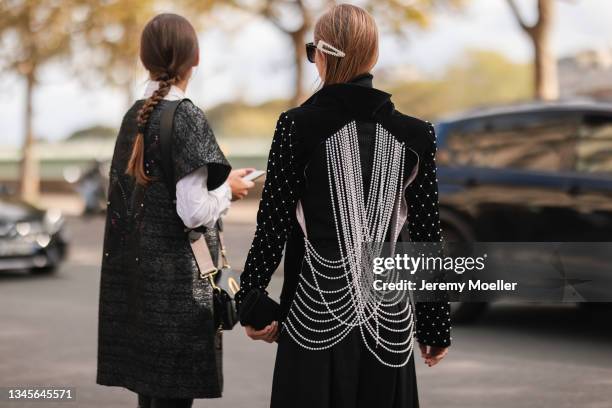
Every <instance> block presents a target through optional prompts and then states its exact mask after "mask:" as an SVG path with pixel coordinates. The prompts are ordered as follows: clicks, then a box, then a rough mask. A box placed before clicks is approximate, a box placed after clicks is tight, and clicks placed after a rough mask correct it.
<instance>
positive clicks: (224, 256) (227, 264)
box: [221, 247, 231, 269]
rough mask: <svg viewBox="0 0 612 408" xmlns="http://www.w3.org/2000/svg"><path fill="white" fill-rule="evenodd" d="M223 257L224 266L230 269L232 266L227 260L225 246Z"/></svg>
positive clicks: (222, 250) (222, 252) (222, 249)
mask: <svg viewBox="0 0 612 408" xmlns="http://www.w3.org/2000/svg"><path fill="white" fill-rule="evenodd" d="M221 259H222V260H223V268H227V269H230V268H231V266H230V264H229V261H228V260H227V254H226V252H225V247H223V248H221Z"/></svg>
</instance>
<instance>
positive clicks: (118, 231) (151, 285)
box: [97, 14, 253, 408]
mask: <svg viewBox="0 0 612 408" xmlns="http://www.w3.org/2000/svg"><path fill="white" fill-rule="evenodd" d="M140 59H141V61H142V63H143V65H144V67H145V68H146V69H147V70H148V71H149V76H150V79H151V81H150V82H149V84H148V86H147V89H146V91H145V95H144V97H143V98H142V99H141V100H138V101H136V102H135V103H134V105H133V106H132V107H131V108H130V109H129V110H128V112H127V113H126V114H125V117H124V118H123V122H122V124H121V129H120V131H119V135H118V137H117V141H116V145H115V151H114V154H113V160H112V166H111V172H110V187H109V202H108V213H107V219H106V229H105V236H104V253H103V259H102V276H101V285H100V310H99V334H98V335H99V339H98V376H97V382H98V384H102V385H109V386H121V387H125V388H127V389H129V390H132V391H134V392H136V393H138V405H139V407H151V408H160V407H190V406H191V405H192V403H193V399H194V398H216V397H220V396H221V391H222V387H223V381H222V370H221V350H222V346H221V332H220V331H218V330H217V328H216V327H215V324H214V319H213V305H212V301H213V296H212V287H211V285H210V283H209V281H208V280H207V279H201V278H200V277H199V271H198V267H197V263H196V261H195V259H194V256H193V253H192V251H191V248H190V245H189V242H188V238H187V235H186V234H185V227H187V228H189V229H195V228H198V230H199V231H202V233H203V234H204V236H205V238H206V242H207V244H208V247H209V249H210V252H211V255H212V258H213V261H214V262H216V261H217V259H216V258H217V254H218V253H219V230H218V225H219V223H218V220H219V219H220V217H221V216H222V215H223V214H224V213H225V212H226V211H227V209H228V207H229V205H230V201H231V200H232V199H234V200H236V199H240V198H243V197H244V196H246V194H247V192H248V189H249V188H251V187H252V185H253V183H252V182H245V181H243V180H242V176H244V175H246V174H247V173H248V172H249V170H248V169H240V170H235V171H231V167H230V165H229V163H228V162H227V160H226V158H225V156H224V155H223V153H222V152H221V149H220V148H219V146H218V144H217V142H216V140H215V136H214V134H213V132H212V130H211V128H210V126H209V125H208V122H207V120H206V118H205V116H204V113H203V112H202V111H201V110H200V109H199V108H197V107H196V106H195V105H194V104H193V103H192V102H191V101H189V100H188V99H184V98H185V90H186V88H187V84H188V81H189V79H190V77H191V74H192V70H193V67H194V66H196V65H198V62H199V48H198V39H197V35H196V32H195V30H194V28H193V27H192V25H191V24H190V23H189V22H188V21H187V20H186V19H185V18H183V17H181V16H178V15H176V14H160V15H158V16H156V17H155V18H153V19H152V20H151V21H150V22H149V23H148V24H147V25H146V27H145V28H144V31H143V32H142V37H141V44H140ZM172 101H180V102H178V106H176V111H175V113H174V121H173V128H172V140H171V144H170V146H171V149H166V150H164V153H167V152H168V151H170V152H171V153H170V156H171V157H170V160H166V159H165V158H167V157H168V155H167V154H166V155H163V154H162V148H161V142H160V133H161V132H160V130H161V118H162V112H163V111H164V109H166V108H167V107H168V106H170V105H174V104H175V102H172ZM169 162H170V164H169V165H166V166H165V164H167V163H169Z"/></svg>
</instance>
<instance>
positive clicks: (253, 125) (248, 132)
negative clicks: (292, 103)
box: [206, 100, 288, 137]
mask: <svg viewBox="0 0 612 408" xmlns="http://www.w3.org/2000/svg"><path fill="white" fill-rule="evenodd" d="M287 106H288V101H287V100H271V101H268V102H265V103H263V104H260V105H249V104H245V103H243V102H230V103H224V104H221V105H217V106H216V107H214V108H212V109H210V110H207V111H206V116H207V117H208V119H209V120H210V123H211V124H212V126H213V129H214V130H215V134H217V135H218V136H219V137H270V135H271V134H272V133H271V132H272V131H273V130H274V124H275V123H276V120H277V119H278V116H279V115H280V113H281V112H283V111H284V110H286V109H287Z"/></svg>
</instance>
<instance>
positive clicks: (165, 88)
mask: <svg viewBox="0 0 612 408" xmlns="http://www.w3.org/2000/svg"><path fill="white" fill-rule="evenodd" d="M155 80H157V81H159V88H157V89H156V90H155V92H153V95H151V96H150V97H149V98H148V99H147V100H146V101H145V102H144V103H143V104H142V107H141V108H140V109H139V110H138V114H137V117H136V123H137V125H138V133H137V134H136V138H135V139H134V146H133V147H132V154H131V156H130V160H129V162H128V165H127V169H126V171H125V172H126V174H129V175H130V176H132V177H134V178H135V179H136V182H137V183H138V184H141V185H147V184H148V183H149V182H150V181H151V180H152V178H151V177H149V176H148V175H147V174H146V173H145V169H144V150H145V149H144V132H145V130H146V127H147V122H148V121H149V117H150V116H151V113H152V112H153V110H154V109H155V107H156V106H157V105H158V104H159V101H161V100H162V99H164V97H165V96H166V95H168V92H170V88H171V87H172V85H174V84H175V83H177V82H178V81H179V78H178V76H176V77H173V78H170V77H169V76H168V74H162V75H160V76H158V77H157V78H155Z"/></svg>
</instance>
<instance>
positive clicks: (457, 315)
mask: <svg viewBox="0 0 612 408" xmlns="http://www.w3.org/2000/svg"><path fill="white" fill-rule="evenodd" d="M442 230H443V233H442V235H443V239H444V241H445V242H462V241H467V240H470V238H469V237H466V236H464V234H462V233H460V232H459V231H458V230H457V229H456V228H453V227H452V226H450V225H443V226H442ZM488 307H489V304H488V303H486V302H451V321H452V322H453V323H455V324H467V323H474V322H475V321H477V320H478V319H479V318H480V317H481V316H482V315H483V314H484V313H485V312H486V310H487V309H488Z"/></svg>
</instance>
